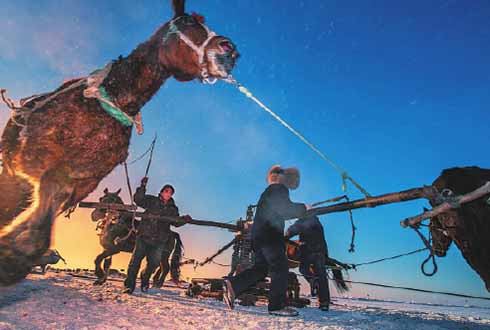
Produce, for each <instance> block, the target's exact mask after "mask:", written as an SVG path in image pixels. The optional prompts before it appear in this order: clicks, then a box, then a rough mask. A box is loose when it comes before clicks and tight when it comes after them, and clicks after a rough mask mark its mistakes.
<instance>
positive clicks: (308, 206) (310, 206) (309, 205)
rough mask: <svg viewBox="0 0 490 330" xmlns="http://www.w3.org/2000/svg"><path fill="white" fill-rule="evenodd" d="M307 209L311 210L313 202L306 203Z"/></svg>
mask: <svg viewBox="0 0 490 330" xmlns="http://www.w3.org/2000/svg"><path fill="white" fill-rule="evenodd" d="M305 207H306V211H308V210H311V209H312V208H313V205H311V204H305Z"/></svg>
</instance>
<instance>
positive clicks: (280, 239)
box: [223, 165, 307, 316]
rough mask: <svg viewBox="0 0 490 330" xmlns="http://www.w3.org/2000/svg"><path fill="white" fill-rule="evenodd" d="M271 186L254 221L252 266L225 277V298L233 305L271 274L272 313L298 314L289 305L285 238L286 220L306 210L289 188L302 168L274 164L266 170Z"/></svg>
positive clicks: (270, 308)
mask: <svg viewBox="0 0 490 330" xmlns="http://www.w3.org/2000/svg"><path fill="white" fill-rule="evenodd" d="M267 183H268V184H269V186H268V187H267V188H266V189H265V191H264V192H263V193H262V195H261V196H260V199H259V202H258V203H257V211H256V213H255V218H254V222H253V225H252V246H253V250H254V253H255V264H254V265H253V267H251V268H249V269H247V270H245V271H243V272H241V273H240V274H238V275H237V276H235V277H231V278H229V279H225V281H224V287H223V289H224V300H225V303H226V304H227V305H228V307H229V308H231V309H232V308H233V306H234V300H235V297H237V296H239V295H240V294H241V293H243V292H244V291H245V290H247V289H248V288H249V287H251V286H253V285H255V284H256V283H257V282H258V281H260V280H262V279H264V278H265V277H266V276H267V274H270V278H271V285H270V292H269V306H268V310H269V313H270V314H273V315H279V316H296V315H298V312H297V311H296V310H294V309H292V308H290V307H286V291H287V286H288V272H289V270H288V260H287V257H286V247H285V241H284V222H285V220H286V219H291V218H298V217H301V216H302V215H304V213H305V212H306V209H307V208H306V205H305V204H302V203H293V202H291V200H290V199H289V189H296V188H297V187H298V186H299V171H298V170H297V169H296V168H286V169H283V168H281V167H280V166H279V165H274V166H272V168H271V169H270V170H269V172H268V173H267Z"/></svg>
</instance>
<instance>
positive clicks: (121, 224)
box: [91, 188, 182, 286]
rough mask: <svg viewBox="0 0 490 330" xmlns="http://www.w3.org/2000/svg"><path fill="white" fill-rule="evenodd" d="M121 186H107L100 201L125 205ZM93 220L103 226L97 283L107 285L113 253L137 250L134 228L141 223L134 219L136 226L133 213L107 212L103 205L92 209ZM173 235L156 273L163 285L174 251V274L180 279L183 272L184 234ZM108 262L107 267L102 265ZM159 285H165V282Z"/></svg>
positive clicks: (96, 264)
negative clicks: (113, 190)
mask: <svg viewBox="0 0 490 330" xmlns="http://www.w3.org/2000/svg"><path fill="white" fill-rule="evenodd" d="M120 192H121V189H119V190H117V191H116V192H109V190H108V189H107V188H106V189H104V196H102V197H100V198H99V202H100V203H107V204H123V200H122V199H121V197H119V193H120ZM91 218H92V221H94V222H95V221H97V222H98V223H97V229H101V232H100V233H99V242H100V245H101V246H102V247H103V248H104V251H102V253H100V254H99V255H98V256H97V257H96V258H95V260H94V263H95V275H96V276H97V280H96V281H95V282H94V284H97V285H98V284H103V283H105V282H106V281H107V276H108V275H109V269H110V267H111V264H112V256H113V255H115V254H117V253H119V252H133V249H134V246H135V244H136V232H135V231H134V230H132V229H136V228H137V227H138V226H137V225H138V222H137V221H134V228H133V216H132V214H131V213H130V212H114V211H107V210H106V209H103V208H97V209H95V210H94V211H92V214H91ZM171 233H172V235H171V238H170V239H169V240H168V242H167V244H166V246H165V251H166V252H167V253H163V254H162V260H161V262H160V268H159V269H158V272H157V274H155V278H156V279H157V280H156V281H157V282H158V283H160V281H161V284H163V281H164V280H165V276H166V275H167V272H168V269H166V267H165V266H166V265H168V259H169V257H170V254H171V253H172V250H173V255H172V261H173V260H177V262H173V263H172V267H173V269H172V275H173V277H176V278H177V279H178V275H176V274H180V259H181V257H182V241H181V240H180V236H179V234H178V233H176V232H171ZM102 262H104V267H103V268H102V267H101V264H102ZM161 284H160V285H159V286H162V285H161Z"/></svg>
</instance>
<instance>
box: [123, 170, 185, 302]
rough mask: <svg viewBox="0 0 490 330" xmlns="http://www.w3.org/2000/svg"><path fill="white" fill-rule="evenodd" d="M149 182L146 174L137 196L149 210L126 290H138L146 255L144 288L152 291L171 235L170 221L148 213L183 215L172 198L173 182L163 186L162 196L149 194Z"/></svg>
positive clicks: (139, 202) (135, 196)
mask: <svg viewBox="0 0 490 330" xmlns="http://www.w3.org/2000/svg"><path fill="white" fill-rule="evenodd" d="M147 182H148V178H147V177H144V178H143V179H142V180H141V186H140V187H138V189H137V190H136V193H135V194H134V196H133V199H134V202H135V203H136V205H138V206H140V207H142V208H144V209H145V212H144V214H143V216H142V220H141V223H140V225H139V227H138V233H137V236H136V245H135V247H134V250H133V255H132V256H131V260H130V261H129V265H128V275H127V277H126V280H125V281H124V286H125V290H124V292H125V293H132V292H133V291H134V288H135V286H136V276H137V275H138V271H139V268H140V265H141V261H142V260H143V258H144V257H146V262H147V266H146V268H145V269H144V270H143V271H142V272H141V291H143V292H146V291H148V287H149V283H150V276H151V274H152V273H153V272H154V271H155V269H156V268H157V267H158V265H159V264H160V258H161V256H162V253H163V249H164V247H165V244H166V243H167V240H168V239H170V238H171V233H170V223H169V222H167V221H161V220H159V219H155V218H150V217H145V216H146V215H151V216H179V209H178V208H177V206H176V205H175V202H174V200H173V198H172V195H173V194H174V192H175V189H174V187H172V186H171V185H169V184H167V185H165V186H163V188H162V189H161V190H160V194H159V195H158V197H157V196H152V195H146V194H145V193H146V184H147ZM182 218H183V219H184V220H189V219H191V218H190V216H188V215H186V216H184V217H182ZM172 225H173V226H176V227H179V226H182V225H183V224H182V223H180V224H177V223H172Z"/></svg>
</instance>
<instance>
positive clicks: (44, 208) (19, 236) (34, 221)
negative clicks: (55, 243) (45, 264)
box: [0, 169, 73, 285]
mask: <svg viewBox="0 0 490 330" xmlns="http://www.w3.org/2000/svg"><path fill="white" fill-rule="evenodd" d="M23 175H25V174H23ZM25 177H26V179H28V181H29V183H30V184H31V185H32V195H31V196H32V197H31V200H32V201H31V203H30V206H29V208H27V209H26V210H24V211H22V212H21V213H19V214H18V215H17V216H16V217H15V218H14V219H13V220H12V221H10V223H9V224H8V225H7V226H3V227H2V228H1V229H0V285H10V284H13V283H15V282H18V281H19V280H21V279H22V278H24V277H25V276H26V275H27V274H28V273H29V271H30V269H31V267H32V265H33V264H34V263H35V262H36V261H37V260H38V259H39V258H40V257H41V256H42V255H43V253H44V252H46V250H47V249H48V247H49V245H50V241H51V229H52V225H53V222H54V219H55V218H56V215H57V214H58V212H59V210H60V208H61V205H62V204H63V203H64V201H65V200H67V198H68V197H69V196H70V194H71V193H72V191H73V188H72V186H71V185H70V182H64V176H63V175H61V174H60V173H57V171H56V169H53V170H52V171H50V172H47V173H45V174H44V175H43V176H42V178H41V179H40V180H38V179H36V178H34V177H29V176H28V175H25Z"/></svg>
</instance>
